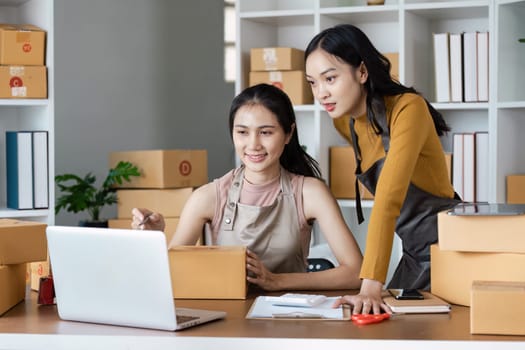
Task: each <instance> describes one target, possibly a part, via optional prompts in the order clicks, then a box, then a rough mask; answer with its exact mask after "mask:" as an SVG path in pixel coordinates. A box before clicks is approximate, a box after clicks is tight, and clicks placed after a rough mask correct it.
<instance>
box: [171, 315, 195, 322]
mask: <svg viewBox="0 0 525 350" xmlns="http://www.w3.org/2000/svg"><path fill="white" fill-rule="evenodd" d="M176 316H177V323H184V322H188V321H193V320H196V319H198V318H199V317H196V316H183V315H176Z"/></svg>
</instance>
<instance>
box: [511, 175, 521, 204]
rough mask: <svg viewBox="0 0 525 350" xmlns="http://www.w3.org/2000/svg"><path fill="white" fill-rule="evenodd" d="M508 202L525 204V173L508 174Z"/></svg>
mask: <svg viewBox="0 0 525 350" xmlns="http://www.w3.org/2000/svg"><path fill="white" fill-rule="evenodd" d="M507 203H510V204H525V175H508V176H507Z"/></svg>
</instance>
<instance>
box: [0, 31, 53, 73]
mask: <svg viewBox="0 0 525 350" xmlns="http://www.w3.org/2000/svg"><path fill="white" fill-rule="evenodd" d="M45 42H46V32H45V31H44V30H43V29H41V28H38V27H37V26H34V25H30V24H23V25H15V24H0V65H26V66H43V65H44V64H45V61H44V56H45Z"/></svg>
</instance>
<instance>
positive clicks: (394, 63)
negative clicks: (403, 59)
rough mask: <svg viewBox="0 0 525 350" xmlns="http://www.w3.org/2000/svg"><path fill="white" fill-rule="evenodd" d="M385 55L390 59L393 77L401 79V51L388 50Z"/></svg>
mask: <svg viewBox="0 0 525 350" xmlns="http://www.w3.org/2000/svg"><path fill="white" fill-rule="evenodd" d="M383 55H384V56H385V57H386V58H388V60H389V61H390V65H391V67H390V75H391V76H392V78H394V79H396V80H399V53H397V52H387V53H383Z"/></svg>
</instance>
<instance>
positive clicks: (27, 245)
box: [0, 219, 47, 315]
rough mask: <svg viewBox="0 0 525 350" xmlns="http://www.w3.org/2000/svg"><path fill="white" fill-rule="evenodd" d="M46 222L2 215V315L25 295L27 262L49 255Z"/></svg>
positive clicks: (0, 310) (0, 305)
mask: <svg viewBox="0 0 525 350" xmlns="http://www.w3.org/2000/svg"><path fill="white" fill-rule="evenodd" d="M46 227H47V225H46V224H43V223H38V222H32V221H21V220H13V219H0V315H1V314H3V313H4V312H6V311H7V310H9V309H10V308H11V307H13V306H15V305H16V304H18V303H19V302H21V301H22V300H24V299H25V295H26V282H27V280H28V273H29V271H28V269H27V263H28V262H33V261H41V260H45V259H46V257H47V240H46V232H45V230H46Z"/></svg>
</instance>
